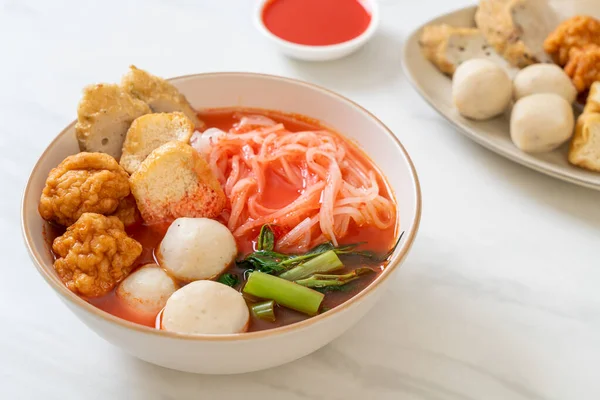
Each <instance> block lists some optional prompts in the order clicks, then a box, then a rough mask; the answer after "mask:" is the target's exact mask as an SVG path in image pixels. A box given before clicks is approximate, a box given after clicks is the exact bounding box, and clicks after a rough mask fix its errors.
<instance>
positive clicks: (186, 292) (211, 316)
mask: <svg viewBox="0 0 600 400" xmlns="http://www.w3.org/2000/svg"><path fill="white" fill-rule="evenodd" d="M249 319H250V313H249V311H248V306H247V305H246V301H245V300H244V298H243V297H242V294H241V293H239V292H238V291H236V290H235V289H233V288H231V287H229V286H226V285H223V284H222V283H218V282H215V281H195V282H192V283H190V284H188V285H186V286H184V287H182V288H181V289H179V290H178V291H176V292H175V293H173V295H172V296H171V297H170V298H169V300H168V301H167V305H166V306H165V309H164V311H163V315H162V323H161V327H162V329H164V330H167V331H171V332H177V333H187V334H192V335H194V334H196V335H200V334H205V335H212V334H231V333H240V332H245V331H246V330H247V329H248V323H249Z"/></svg>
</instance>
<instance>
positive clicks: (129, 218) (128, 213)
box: [111, 196, 142, 228]
mask: <svg viewBox="0 0 600 400" xmlns="http://www.w3.org/2000/svg"><path fill="white" fill-rule="evenodd" d="M111 215H114V216H115V217H117V218H119V220H121V222H122V223H123V225H125V227H126V228H127V227H130V226H132V225H135V224H137V223H138V222H141V221H142V216H141V215H140V211H139V210H138V208H137V204H135V198H134V197H133V196H127V197H125V198H123V199H121V201H120V202H119V205H118V206H117V209H116V210H115V212H114V213H112V214H111Z"/></svg>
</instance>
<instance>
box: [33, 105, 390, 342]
mask: <svg viewBox="0 0 600 400" xmlns="http://www.w3.org/2000/svg"><path fill="white" fill-rule="evenodd" d="M257 114H259V115H264V116H267V117H269V118H271V119H272V120H275V121H276V122H280V123H283V124H284V125H285V127H286V129H287V130H289V131H291V132H299V131H303V130H320V129H327V128H325V127H323V126H322V125H320V124H319V122H318V121H315V120H312V119H310V118H307V117H304V116H298V115H287V114H282V113H278V112H274V111H265V110H260V111H258V110H245V109H243V110H242V109H215V110H206V111H203V112H200V113H199V114H198V115H199V117H200V119H202V120H203V121H204V122H205V123H206V124H207V127H208V128H212V127H214V128H219V129H222V130H224V131H228V130H229V129H231V128H232V127H233V125H234V124H235V123H237V122H239V120H240V118H241V117H243V116H245V115H257ZM327 130H329V131H331V130H330V129H327ZM348 142H349V141H348ZM348 144H349V146H350V147H352V150H354V151H355V152H356V153H357V154H360V155H361V158H362V161H363V162H364V163H365V164H367V165H370V166H371V167H373V169H374V170H375V171H376V172H377V180H378V184H379V187H380V194H382V195H383V196H385V197H387V198H391V193H390V191H389V188H388V186H387V183H386V182H385V180H384V179H383V177H382V176H381V173H380V172H379V171H378V170H377V168H376V167H375V166H374V164H373V162H372V161H371V160H370V159H368V157H367V156H366V155H364V154H363V153H362V151H360V150H359V149H358V148H356V146H355V145H354V144H353V143H350V142H349V143H348ZM267 181H268V185H267V186H266V188H267V190H265V192H264V193H263V196H264V201H265V202H266V203H267V204H268V205H269V207H273V208H278V207H282V206H283V205H286V204H288V203H290V202H291V201H292V200H293V199H295V198H296V197H298V194H299V193H300V192H301V191H302V188H301V187H295V186H293V185H291V184H290V183H288V182H286V181H284V180H283V179H282V178H281V177H279V176H278V175H277V174H269V175H267ZM392 200H393V199H392ZM397 212H398V211H397V210H396V213H397ZM167 229H168V225H167V224H162V225H151V226H149V225H144V224H138V225H134V226H132V227H129V228H128V229H127V233H128V235H129V236H131V237H132V238H134V239H135V240H137V241H138V242H140V243H141V244H142V246H143V251H142V254H141V255H140V257H139V258H138V260H137V261H136V264H135V267H134V270H135V269H137V268H139V267H141V266H143V265H145V264H148V263H155V262H156V261H155V258H154V252H155V249H156V248H157V247H158V246H159V244H160V242H161V240H162V238H163V237H164V235H165V233H166V231H167ZM45 232H46V235H47V238H48V240H49V241H50V242H51V241H52V240H53V239H54V238H56V237H57V236H59V235H61V234H62V233H63V232H64V228H62V227H57V226H55V225H50V224H48V225H47V227H46V231H45ZM257 235H258V231H253V232H251V233H249V234H248V235H246V236H244V237H241V238H238V239H237V245H238V252H239V255H240V256H243V255H245V254H247V253H250V252H252V251H253V250H254V249H255V244H256V242H255V240H256V237H257ZM396 238H397V232H396V228H395V226H392V227H390V228H388V229H383V230H382V229H378V228H375V227H358V226H356V225H354V224H353V223H351V224H350V227H349V232H348V234H347V235H346V236H345V237H344V238H343V239H342V240H341V241H340V244H341V245H343V244H350V243H358V242H361V243H364V244H362V245H361V246H360V247H359V248H358V249H359V250H370V251H374V252H377V253H385V252H387V251H388V250H389V249H391V248H392V247H393V246H394V243H395V241H396ZM359 266H361V263H360V261H358V262H345V263H344V269H343V270H341V271H336V273H347V272H350V271H352V270H353V269H355V268H356V267H359ZM370 267H371V268H373V270H374V271H375V272H374V273H372V274H368V275H363V276H361V277H360V278H359V279H358V280H355V281H353V282H350V283H348V284H346V285H345V286H344V287H343V289H342V290H338V291H329V292H326V295H325V299H324V301H323V304H322V309H323V310H328V309H331V308H334V307H336V306H338V305H340V304H342V303H344V302H345V301H347V300H348V299H350V298H351V297H353V296H354V295H356V294H357V293H358V292H360V291H361V290H363V289H364V288H365V287H366V286H368V285H369V284H370V283H371V282H372V281H373V280H375V278H376V277H377V276H378V275H379V274H380V273H381V271H383V268H384V267H385V265H384V264H381V265H378V266H373V265H370ZM227 272H233V273H236V274H237V275H238V276H240V277H243V273H244V271H243V270H242V269H240V268H238V267H237V266H236V265H235V264H234V265H233V266H231V267H230V268H229V270H228V271H227ZM180 284H182V285H183V284H184V283H181V282H180ZM242 286H243V282H241V283H240V284H239V285H238V286H237V287H236V289H237V290H240V291H241V289H242ZM86 300H87V301H88V302H89V303H91V304H93V305H94V306H96V307H98V308H100V309H102V310H104V311H106V312H109V313H111V314H113V315H115V316H117V317H120V318H123V319H126V320H128V321H131V322H135V323H138V324H142V325H146V326H150V327H154V326H155V324H156V315H140V314H138V313H136V312H135V311H132V310H131V309H129V308H128V307H127V306H126V305H125V304H123V303H122V302H121V301H120V299H119V298H118V297H117V296H116V294H115V290H113V291H112V292H111V293H109V294H108V295H106V296H102V297H98V298H91V299H86ZM275 314H276V321H275V322H269V321H264V320H261V319H258V318H255V317H254V316H252V315H251V322H250V326H249V329H248V332H254V331H260V330H265V329H271V328H275V327H279V326H284V325H289V324H292V323H294V322H298V321H301V320H304V319H307V318H310V317H308V316H306V315H304V314H301V313H298V312H296V311H293V310H290V309H287V308H284V307H279V306H277V307H276V310H275Z"/></svg>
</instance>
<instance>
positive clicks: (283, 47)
mask: <svg viewBox="0 0 600 400" xmlns="http://www.w3.org/2000/svg"><path fill="white" fill-rule="evenodd" d="M268 1H269V0H259V1H258V5H257V7H256V9H255V12H254V24H255V25H256V27H257V28H258V30H259V31H260V32H261V33H262V34H263V35H264V36H265V37H266V38H267V39H269V40H270V41H271V42H272V43H273V44H274V45H275V46H276V47H277V48H278V49H279V50H280V51H281V52H282V53H283V54H285V55H287V56H289V57H292V58H296V59H299V60H304V61H330V60H336V59H338V58H342V57H346V56H347V55H350V54H352V53H354V52H355V51H357V50H358V49H360V48H361V47H362V46H364V45H365V43H367V42H368V41H369V40H370V39H371V37H373V35H374V34H375V31H376V30H377V27H378V26H379V7H378V5H377V1H376V0H363V1H362V3H363V4H364V6H365V7H366V8H367V9H368V10H369V11H370V12H371V22H370V23H369V26H368V27H367V29H366V30H365V31H364V32H363V33H361V34H360V35H358V36H357V37H355V38H354V39H352V40H348V41H347V42H343V43H338V44H332V45H327V46H309V45H304V44H297V43H293V42H289V41H287V40H284V39H282V38H280V37H279V36H277V35H274V34H273V33H272V32H271V31H270V30H269V29H267V27H266V26H265V23H264V21H263V19H262V11H263V8H264V6H265V3H267V2H268Z"/></svg>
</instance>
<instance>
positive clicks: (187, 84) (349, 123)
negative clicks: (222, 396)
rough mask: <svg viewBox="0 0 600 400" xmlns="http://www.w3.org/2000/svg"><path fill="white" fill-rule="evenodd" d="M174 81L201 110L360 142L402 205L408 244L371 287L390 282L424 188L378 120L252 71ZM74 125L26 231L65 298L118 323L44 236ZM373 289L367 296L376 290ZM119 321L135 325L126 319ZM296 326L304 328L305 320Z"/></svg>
mask: <svg viewBox="0 0 600 400" xmlns="http://www.w3.org/2000/svg"><path fill="white" fill-rule="evenodd" d="M171 82H172V83H173V84H174V85H175V86H177V88H178V89H179V90H180V91H181V92H182V93H183V94H184V95H185V96H186V97H187V99H188V100H189V101H190V102H191V104H192V106H193V107H195V108H197V109H200V108H212V107H237V106H239V107H255V108H264V109H270V110H277V111H283V112H288V113H295V114H302V115H306V116H309V117H312V118H315V119H318V120H319V121H321V122H323V123H324V124H325V125H327V126H329V127H332V128H333V129H335V130H336V131H337V132H339V133H341V134H342V135H344V136H345V137H347V138H349V139H351V140H353V141H355V142H356V143H357V144H358V145H359V146H360V147H361V148H362V149H363V150H364V151H365V152H366V153H367V154H368V155H369V157H371V159H373V160H374V161H375V163H376V164H377V165H378V166H379V168H380V170H381V171H382V172H383V174H384V175H385V176H386V177H387V179H388V182H389V184H390V186H391V188H392V191H393V193H394V195H395V197H396V200H397V204H398V210H399V213H398V214H399V229H400V231H405V235H404V238H403V240H402V243H401V245H400V246H398V248H397V249H396V251H395V253H394V255H393V256H392V259H391V261H390V264H389V267H388V268H387V269H386V271H384V273H383V274H382V275H380V276H379V277H378V278H377V279H376V280H375V281H374V282H373V283H372V284H371V286H370V287H369V288H371V287H372V286H376V285H377V284H378V282H379V281H381V280H383V279H385V278H386V277H387V276H388V275H389V274H390V273H391V272H392V271H391V270H393V269H394V268H395V267H396V266H397V264H399V261H400V260H401V258H402V257H404V255H405V254H406V253H407V251H408V249H409V247H410V245H411V244H412V241H413V239H414V236H415V234H416V231H417V228H418V225H419V220H420V212H421V211H420V210H421V197H420V190H419V184H418V180H417V176H416V173H415V171H414V167H413V165H412V162H411V160H410V158H409V157H408V155H407V154H406V152H405V150H404V149H403V147H402V146H401V144H400V142H399V141H398V140H397V139H396V138H395V137H394V135H393V134H392V133H391V132H390V131H389V130H388V129H387V128H386V127H385V126H384V125H383V124H382V123H381V122H380V121H379V120H377V119H376V118H375V117H374V116H372V115H371V114H370V113H368V112H367V111H366V110H364V109H363V108H361V107H360V106H358V105H356V104H355V103H353V102H351V101H349V100H347V99H345V98H343V97H341V96H339V95H337V94H334V93H332V92H330V91H328V90H326V89H323V88H320V87H317V86H314V85H311V84H308V83H303V82H299V81H295V80H291V79H287V78H281V77H275V76H269V75H260V74H248V73H210V74H199V75H190V76H184V77H179V78H175V79H172V80H171ZM74 127H75V124H74V123H72V124H71V125H69V126H68V127H67V128H66V129H65V130H64V131H63V132H61V133H60V134H59V135H58V137H57V138H56V139H55V140H54V141H53V142H52V143H51V144H50V145H49V146H48V148H47V149H46V151H45V152H44V153H43V154H42V156H41V157H40V159H39V161H38V163H37V164H36V166H35V168H34V170H33V172H32V174H31V177H30V180H29V183H28V185H27V188H26V190H25V194H24V198H23V210H22V212H23V215H22V217H23V221H22V223H23V232H24V235H25V240H26V242H27V245H28V247H29V250H30V252H31V254H32V257H33V259H34V262H35V263H36V264H37V266H38V269H39V270H40V272H41V273H42V275H43V276H44V277H45V278H46V280H47V281H48V282H49V283H50V284H51V285H52V286H53V288H54V289H55V290H57V291H58V293H59V294H61V295H62V296H63V298H65V299H67V300H70V301H72V302H74V303H75V304H78V305H79V306H81V307H84V308H87V309H88V311H92V310H96V311H97V312H98V313H100V314H105V315H104V316H105V317H107V318H109V319H112V320H115V319H117V317H113V316H111V315H109V314H107V313H104V312H103V311H100V310H98V309H95V308H93V306H91V305H89V304H88V303H86V302H84V301H83V300H81V299H80V298H79V297H77V296H76V295H75V294H72V293H71V292H69V291H68V290H67V289H66V288H65V287H64V285H63V284H62V282H61V281H60V279H59V278H58V277H57V276H56V274H55V273H54V270H53V268H52V263H53V258H52V255H51V253H50V248H49V245H48V243H47V241H46V239H45V237H44V233H43V226H44V221H43V220H42V218H41V217H40V216H39V213H38V211H37V207H38V201H39V198H40V195H41V192H42V189H43V187H44V183H45V180H46V177H47V175H48V172H49V171H50V170H51V169H52V168H54V167H55V166H56V165H58V164H59V163H60V162H61V161H62V160H63V159H64V158H65V157H67V156H68V155H71V154H74V153H77V152H78V151H79V147H78V145H77V141H76V139H75V129H74ZM369 288H367V289H365V290H364V291H363V292H365V291H367V290H370V289H369ZM357 297H360V294H358V295H357V296H355V297H354V298H353V299H351V300H350V301H349V302H352V301H353V300H354V299H356V298H357ZM349 302H347V303H349ZM332 311H335V309H334V310H332ZM119 321H121V323H123V322H124V323H125V324H131V325H133V323H129V322H126V321H123V320H119ZM295 325H302V322H301V323H298V324H295ZM136 326H137V325H136ZM138 327H139V326H138ZM148 329H149V328H148ZM277 329H281V328H277ZM246 335H250V334H246Z"/></svg>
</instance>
